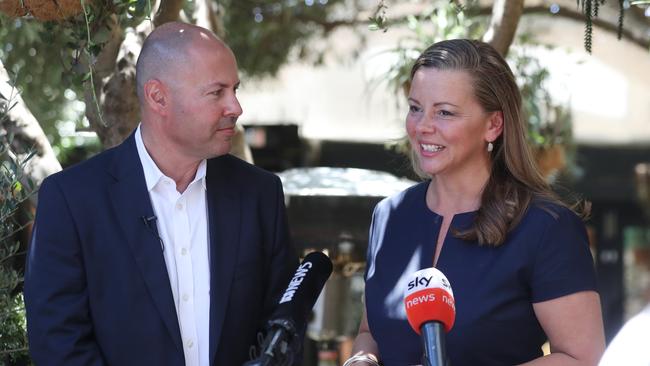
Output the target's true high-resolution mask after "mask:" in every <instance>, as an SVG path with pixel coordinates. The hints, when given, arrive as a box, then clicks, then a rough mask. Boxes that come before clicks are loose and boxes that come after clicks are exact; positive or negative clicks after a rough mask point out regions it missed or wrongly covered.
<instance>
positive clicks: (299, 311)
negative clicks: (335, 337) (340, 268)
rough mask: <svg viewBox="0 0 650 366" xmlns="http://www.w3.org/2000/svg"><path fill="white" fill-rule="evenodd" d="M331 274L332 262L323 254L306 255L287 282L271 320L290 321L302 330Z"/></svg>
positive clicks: (312, 253)
mask: <svg viewBox="0 0 650 366" xmlns="http://www.w3.org/2000/svg"><path fill="white" fill-rule="evenodd" d="M331 273H332V261H330V259H329V258H328V257H327V256H326V255H325V254H323V253H321V252H311V253H309V254H307V256H306V257H305V259H304V260H303V261H302V263H300V265H299V266H298V268H297V269H296V272H295V273H294V274H293V278H291V281H289V285H288V286H287V289H286V290H285V291H284V294H282V297H281V298H280V301H279V302H278V306H277V308H276V310H275V312H274V313H273V317H272V318H273V319H290V320H292V321H293V323H294V326H295V327H296V329H302V328H303V327H304V326H305V325H306V324H307V319H309V315H310V313H311V310H312V308H313V307H314V304H315V303H316V300H317V299H318V295H320V292H321V290H322V289H323V287H324V286H325V282H327V279H328V278H329V276H330V274H331Z"/></svg>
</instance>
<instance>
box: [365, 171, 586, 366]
mask: <svg viewBox="0 0 650 366" xmlns="http://www.w3.org/2000/svg"><path fill="white" fill-rule="evenodd" d="M428 184H429V181H426V182H423V183H420V184H417V185H414V186H413V187H411V188H409V189H407V190H405V191H403V192H401V193H399V194H397V195H395V196H392V197H389V198H386V199H384V200H383V201H381V202H380V203H379V204H377V206H376V207H375V211H374V213H373V218H372V225H371V228H370V239H369V244H368V256H367V268H366V293H365V297H366V299H365V300H366V301H365V303H366V310H367V315H368V324H369V327H370V331H371V333H372V336H373V338H374V339H375V341H376V342H377V345H378V347H379V353H380V357H381V360H382V361H383V363H384V365H386V366H392V365H395V366H405V365H415V364H420V363H421V357H422V348H421V340H420V337H419V336H418V335H417V334H416V333H415V332H414V331H413V330H412V329H411V328H410V326H409V324H408V322H407V320H406V313H405V310H404V304H403V294H404V289H405V288H406V281H408V277H409V276H410V275H411V274H412V273H413V272H415V271H417V270H419V269H423V268H428V267H431V266H432V265H433V257H434V253H435V249H436V242H437V238H438V233H439V231H440V226H441V224H442V216H439V215H437V214H436V213H434V212H432V211H431V210H430V209H429V208H428V207H427V205H426V198H425V197H426V191H427V187H428ZM549 211H551V212H552V213H551V212H549ZM475 214H476V213H475V212H468V213H461V214H457V215H455V216H454V217H453V220H452V222H451V226H450V229H449V231H448V233H447V237H446V238H445V241H444V246H443V247H442V251H441V253H440V257H439V258H438V263H437V266H436V267H437V268H438V269H439V270H440V271H442V273H444V274H445V275H446V276H447V278H448V279H449V282H450V283H451V287H452V290H453V293H454V298H455V300H456V322H455V324H454V327H453V328H452V330H451V331H450V332H449V333H448V334H447V339H446V340H447V354H448V357H449V360H450V362H451V366H490V365H515V364H519V363H523V362H526V361H530V360H532V359H534V358H537V357H540V356H541V355H542V351H541V346H542V344H543V343H544V342H545V341H546V335H545V334H544V331H543V329H542V327H541V326H540V324H539V322H538V321H537V318H536V317H535V313H534V311H533V306H532V305H533V303H536V302H541V301H545V300H550V299H554V298H557V297H560V296H564V295H568V294H572V293H575V292H579V291H585V290H595V289H596V280H595V273H594V268H593V260H592V257H591V252H590V251H589V246H588V241H587V234H586V231H585V228H584V225H583V223H582V221H581V220H580V218H579V217H577V216H576V215H575V214H574V213H573V212H572V211H570V210H569V209H567V208H564V207H561V206H558V205H554V204H547V203H544V206H543V208H542V206H541V204H534V205H531V207H530V208H529V209H528V211H527V213H526V214H525V216H524V218H523V219H522V221H521V222H520V223H519V225H518V226H517V227H516V228H515V229H514V230H513V231H512V232H510V233H509V234H508V236H507V239H506V241H505V243H504V244H503V245H501V246H499V247H496V248H494V247H489V246H479V245H478V244H477V243H476V242H468V241H464V240H460V239H457V238H455V237H454V236H453V234H452V228H456V229H465V228H468V227H469V226H470V225H471V224H472V221H473V219H474V217H475Z"/></svg>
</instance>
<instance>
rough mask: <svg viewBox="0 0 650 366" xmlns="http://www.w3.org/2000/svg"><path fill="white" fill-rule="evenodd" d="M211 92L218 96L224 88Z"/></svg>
mask: <svg viewBox="0 0 650 366" xmlns="http://www.w3.org/2000/svg"><path fill="white" fill-rule="evenodd" d="M210 94H212V95H216V96H217V97H218V96H220V95H221V94H222V89H219V90H215V91H212V92H210Z"/></svg>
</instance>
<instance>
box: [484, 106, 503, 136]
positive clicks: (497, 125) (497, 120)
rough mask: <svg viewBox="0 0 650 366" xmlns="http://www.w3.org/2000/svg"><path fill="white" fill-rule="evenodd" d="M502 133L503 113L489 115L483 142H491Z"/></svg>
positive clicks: (497, 112)
mask: <svg viewBox="0 0 650 366" xmlns="http://www.w3.org/2000/svg"><path fill="white" fill-rule="evenodd" d="M502 133H503V112H502V111H496V112H492V113H491V114H490V117H489V118H488V122H487V125H486V130H485V141H489V142H492V141H494V140H496V139H497V138H498V137H499V136H501V134H502Z"/></svg>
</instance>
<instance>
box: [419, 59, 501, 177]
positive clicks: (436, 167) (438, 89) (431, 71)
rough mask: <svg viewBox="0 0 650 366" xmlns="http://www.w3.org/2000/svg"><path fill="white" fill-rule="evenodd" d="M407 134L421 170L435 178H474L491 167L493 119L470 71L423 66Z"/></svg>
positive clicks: (492, 114)
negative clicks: (480, 100)
mask: <svg viewBox="0 0 650 366" xmlns="http://www.w3.org/2000/svg"><path fill="white" fill-rule="evenodd" d="M408 103H409V112H408V115H407V116H406V131H407V133H408V137H409V141H410V142H411V147H412V149H413V151H414V153H415V157H416V159H417V160H418V162H419V166H420V169H421V170H422V171H423V172H424V173H427V174H428V175H430V176H433V175H436V176H438V177H441V176H456V177H458V176H460V177H463V176H466V177H468V178H472V177H473V176H474V175H475V174H476V173H477V172H478V171H477V169H486V168H488V167H489V155H488V152H487V150H486V146H487V142H488V141H492V140H494V138H491V137H492V135H493V131H492V129H491V128H490V126H491V125H492V124H493V123H491V118H494V117H495V114H496V112H493V113H486V112H485V111H484V110H483V108H482V107H481V105H480V104H479V103H478V101H477V100H476V97H475V96H474V89H473V86H472V80H471V77H470V75H469V74H468V73H467V72H465V71H452V70H438V69H435V68H426V67H422V68H420V69H419V70H418V71H417V72H416V73H415V75H414V76H413V80H412V83H411V90H410V93H409V97H408Z"/></svg>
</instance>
